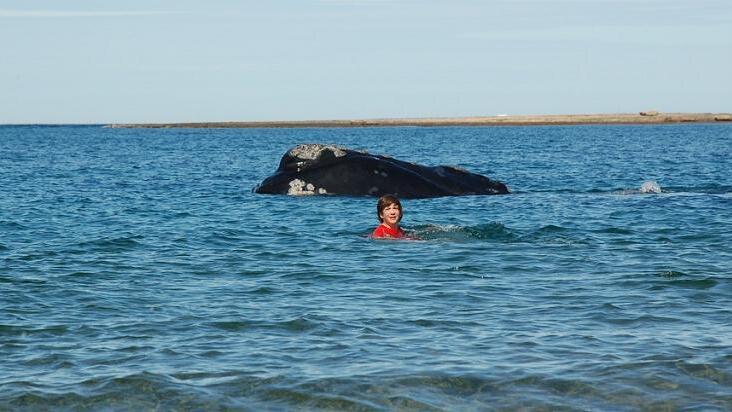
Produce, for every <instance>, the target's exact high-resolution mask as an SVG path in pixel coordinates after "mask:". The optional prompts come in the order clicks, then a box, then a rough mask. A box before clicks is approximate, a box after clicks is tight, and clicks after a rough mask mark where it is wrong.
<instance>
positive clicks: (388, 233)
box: [371, 224, 404, 239]
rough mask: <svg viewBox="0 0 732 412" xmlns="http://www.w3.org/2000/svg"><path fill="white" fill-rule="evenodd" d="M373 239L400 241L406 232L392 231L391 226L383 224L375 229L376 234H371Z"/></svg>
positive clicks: (399, 229) (400, 229)
mask: <svg viewBox="0 0 732 412" xmlns="http://www.w3.org/2000/svg"><path fill="white" fill-rule="evenodd" d="M371 237H373V238H394V239H399V238H400V237H404V230H402V228H398V229H392V228H390V227H389V226H387V225H383V224H382V225H379V227H377V228H376V229H374V233H372V234H371Z"/></svg>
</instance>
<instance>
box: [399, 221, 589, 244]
mask: <svg viewBox="0 0 732 412" xmlns="http://www.w3.org/2000/svg"><path fill="white" fill-rule="evenodd" d="M407 234H408V235H409V236H411V237H413V238H414V239H418V240H427V241H448V242H471V241H482V242H496V243H534V242H539V243H552V242H560V243H573V242H579V241H582V238H581V237H580V236H579V235H578V234H577V233H575V231H574V229H569V228H565V227H562V226H557V225H546V226H542V227H540V228H538V229H530V230H524V231H522V230H518V229H512V228H509V227H507V226H505V225H504V224H503V223H499V222H492V223H483V224H478V225H469V226H459V225H434V224H428V225H418V226H414V227H412V228H410V229H408V230H407Z"/></svg>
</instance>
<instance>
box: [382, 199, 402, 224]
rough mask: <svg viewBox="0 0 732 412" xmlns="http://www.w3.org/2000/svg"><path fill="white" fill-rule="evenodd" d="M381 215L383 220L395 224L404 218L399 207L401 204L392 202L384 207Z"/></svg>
mask: <svg viewBox="0 0 732 412" xmlns="http://www.w3.org/2000/svg"><path fill="white" fill-rule="evenodd" d="M379 216H380V217H381V221H382V222H384V223H386V224H387V225H390V226H394V225H396V224H397V223H399V220H400V219H401V218H402V211H401V210H400V209H399V206H397V205H396V204H395V203H392V204H390V205H387V206H386V207H385V208H384V209H382V210H381V213H380V214H379Z"/></svg>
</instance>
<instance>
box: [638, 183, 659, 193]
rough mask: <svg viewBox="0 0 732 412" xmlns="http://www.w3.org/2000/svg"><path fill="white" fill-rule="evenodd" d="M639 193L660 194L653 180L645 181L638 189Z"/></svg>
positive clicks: (657, 185)
mask: <svg viewBox="0 0 732 412" xmlns="http://www.w3.org/2000/svg"><path fill="white" fill-rule="evenodd" d="M640 192H641V193H661V186H660V185H659V184H658V183H657V182H656V181H655V180H647V181H645V182H643V184H642V185H641V187H640Z"/></svg>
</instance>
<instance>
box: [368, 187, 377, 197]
mask: <svg viewBox="0 0 732 412" xmlns="http://www.w3.org/2000/svg"><path fill="white" fill-rule="evenodd" d="M377 193H379V188H378V187H376V186H373V187H372V188H371V189H369V194H370V195H375V194H377Z"/></svg>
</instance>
